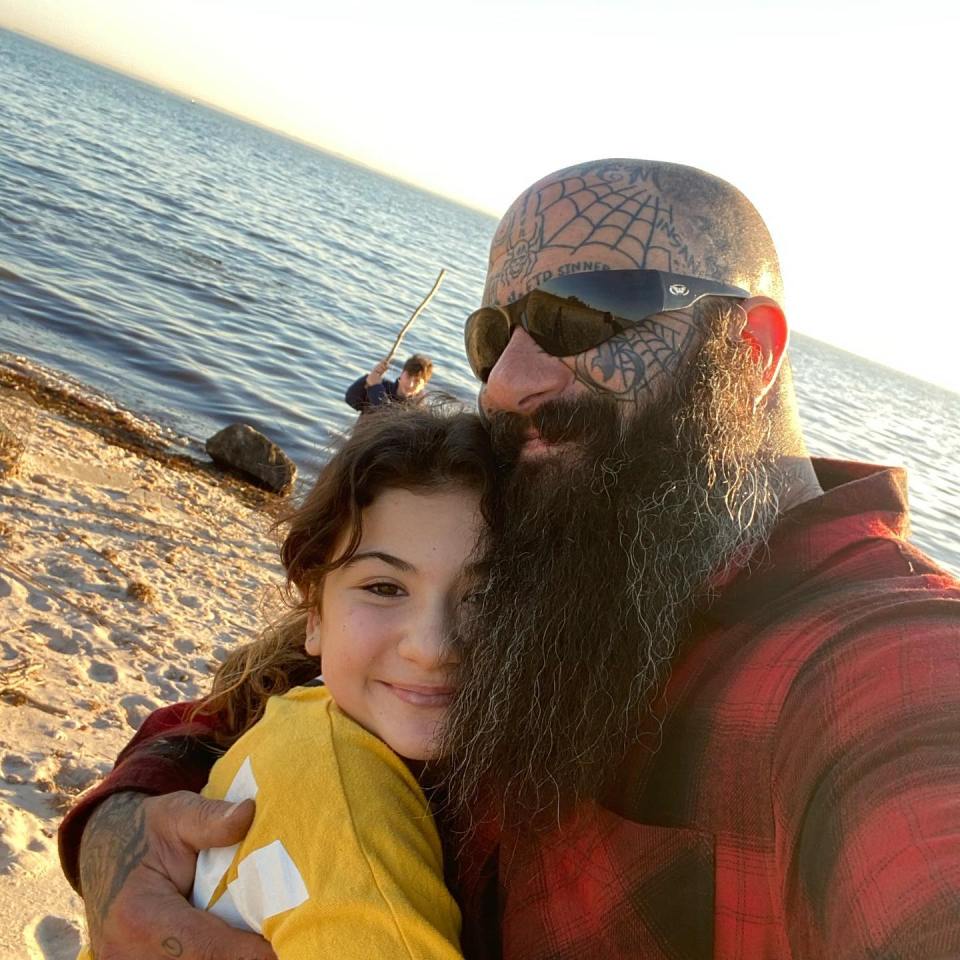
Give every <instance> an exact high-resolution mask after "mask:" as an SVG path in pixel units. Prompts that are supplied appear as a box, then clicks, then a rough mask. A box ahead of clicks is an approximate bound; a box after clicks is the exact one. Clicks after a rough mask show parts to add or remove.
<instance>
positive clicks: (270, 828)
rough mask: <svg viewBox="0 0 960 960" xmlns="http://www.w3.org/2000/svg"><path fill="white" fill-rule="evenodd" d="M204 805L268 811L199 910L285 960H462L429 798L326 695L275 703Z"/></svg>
mask: <svg viewBox="0 0 960 960" xmlns="http://www.w3.org/2000/svg"><path fill="white" fill-rule="evenodd" d="M203 793H204V796H208V797H217V798H224V799H227V800H242V799H246V798H247V797H252V798H254V799H255V800H256V804H257V812H256V816H255V817H254V820H253V824H252V826H251V827H250V831H249V832H248V833H247V836H246V837H245V838H244V840H243V841H242V843H240V844H237V845H235V846H233V847H223V848H218V849H213V850H204V851H203V852H202V853H201V854H200V856H199V858H198V860H197V872H196V876H195V879H194V886H193V893H192V895H191V898H192V902H193V904H194V906H197V907H200V908H206V909H209V910H210V911H211V912H212V913H215V914H217V915H219V916H221V917H222V918H223V919H224V920H226V921H227V922H228V923H230V924H231V926H235V927H242V928H246V929H249V930H255V931H257V932H259V933H262V934H263V936H264V937H266V939H267V940H269V941H270V943H271V944H272V946H273V949H274V952H275V953H276V954H277V956H278V957H279V960H300V958H310V960H317V958H321V957H331V958H337V960H391V958H417V960H421V958H422V960H457V958H460V957H461V956H462V955H461V952H460V947H459V941H460V912H459V910H458V908H457V905H456V903H455V902H454V900H453V897H451V895H450V893H449V891H448V890H447V888H446V886H445V885H444V882H443V860H442V854H441V849H440V839H439V837H438V835H437V830H436V827H435V825H434V822H433V818H432V816H431V815H430V811H429V809H428V807H427V801H426V798H425V797H424V795H423V791H422V790H421V789H420V786H419V784H418V783H417V781H416V779H415V778H414V777H413V775H412V774H411V773H410V771H409V770H408V769H407V767H406V766H405V765H404V764H403V761H401V760H400V758H399V757H398V756H397V755H396V754H395V753H394V752H393V751H392V750H391V749H390V748H389V747H388V746H387V745H386V744H385V743H383V742H382V741H381V740H379V739H378V738H377V737H375V736H374V735H373V734H371V733H368V732H367V731H366V730H364V729H363V728H362V727H361V726H359V725H358V724H357V723H355V722H354V721H353V720H351V719H350V718H349V717H348V716H347V715H346V714H344V713H342V712H341V711H340V710H339V709H338V708H337V706H336V704H335V703H334V702H333V700H332V699H331V697H330V695H329V693H327V691H326V689H324V688H323V687H298V688H296V689H294V690H292V691H290V692H289V693H287V694H286V695H284V696H282V697H271V698H270V699H269V700H268V701H267V707H266V712H265V713H264V716H263V718H262V719H261V720H260V722H259V723H257V724H255V725H254V726H253V727H251V728H250V729H249V730H248V731H247V732H246V733H245V734H244V735H243V736H242V737H241V738H240V739H239V740H238V741H237V742H236V743H235V744H234V745H233V746H232V747H231V748H230V749H229V750H228V751H227V752H226V754H224V756H222V757H221V758H220V759H219V760H218V761H217V762H216V763H215V764H214V766H213V769H212V770H211V772H210V779H209V781H208V783H207V786H206V787H205V788H204V790H203ZM87 957H89V954H88V953H87V951H86V950H84V951H83V952H81V955H80V958H79V960H84V958H87Z"/></svg>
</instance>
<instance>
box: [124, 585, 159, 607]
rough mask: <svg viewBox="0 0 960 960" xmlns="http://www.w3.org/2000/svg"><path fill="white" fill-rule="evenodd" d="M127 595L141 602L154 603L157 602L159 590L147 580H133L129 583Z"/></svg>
mask: <svg viewBox="0 0 960 960" xmlns="http://www.w3.org/2000/svg"><path fill="white" fill-rule="evenodd" d="M127 596H128V597H129V598H130V599H131V600H139V601H140V602H141V603H149V604H154V603H156V602H157V591H156V590H154V589H153V587H151V586H150V584H149V583H147V582H146V581H145V580H131V581H130V582H129V583H128V584H127Z"/></svg>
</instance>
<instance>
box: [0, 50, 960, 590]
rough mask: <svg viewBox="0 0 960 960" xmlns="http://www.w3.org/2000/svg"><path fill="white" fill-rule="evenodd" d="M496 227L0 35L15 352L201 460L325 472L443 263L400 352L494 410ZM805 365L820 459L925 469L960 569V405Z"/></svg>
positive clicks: (1, 249)
mask: <svg viewBox="0 0 960 960" xmlns="http://www.w3.org/2000/svg"><path fill="white" fill-rule="evenodd" d="M520 186H522V184H518V187H520ZM494 223H495V221H494V220H493V219H492V218H490V217H488V216H485V215H484V214H481V213H477V212H475V211H472V210H469V209H467V208H465V207H461V206H458V205H456V204H454V203H452V202H450V201H447V200H444V199H441V198H439V197H436V196H433V195H431V194H428V193H424V192H422V191H419V190H417V189H415V188H413V187H410V186H408V185H406V184H402V183H399V182H397V181H394V180H390V179H388V178H386V177H383V176H381V175H379V174H376V173H373V172H372V171H370V170H366V169H364V168H362V167H359V166H356V165H355V164H352V163H350V162H348V161H346V160H342V159H339V158H337V157H334V156H331V155H330V154H326V153H322V152H320V151H318V150H315V149H313V148H311V147H307V146H304V145H302V144H299V143H296V142H294V141H291V140H288V139H286V138H284V137H281V136H278V135H277V134H274V133H270V132H268V131H266V130H262V129H260V128H258V127H254V126H251V125H250V124H246V123H243V122H242V121H239V120H236V119H234V118H231V117H228V116H225V115H223V114H221V113H217V112H215V111H213V110H210V109H208V108H206V107H204V106H203V105H201V104H198V103H194V102H192V101H190V100H185V99H182V98H180V97H177V96H174V95H172V94H168V93H165V92H163V91H161V90H158V89H156V88H154V87H151V86H148V85H145V84H142V83H139V82H138V81H135V80H131V79H129V78H126V77H122V76H120V75H118V74H115V73H112V72H110V71H108V70H105V69H102V68H100V67H97V66H94V65H93V64H90V63H87V62H85V61H81V60H78V59H75V58H73V57H70V56H68V55H66V54H63V53H60V52H57V51H54V50H52V49H50V48H48V47H45V46H42V45H39V44H37V43H34V42H32V41H30V40H26V39H24V38H22V37H19V36H16V35H14V34H11V33H7V32H4V31H0V351H4V352H7V353H11V354H16V355H19V356H22V357H25V358H27V359H28V361H29V362H30V363H31V364H37V365H42V366H44V367H47V368H52V369H53V370H55V371H57V373H58V375H59V376H61V377H62V378H63V379H64V380H65V381H67V382H70V383H73V384H74V386H75V387H76V389H78V390H82V389H87V388H91V389H92V390H94V391H96V392H97V393H99V394H102V395H104V396H106V397H108V398H112V399H113V400H114V401H116V402H117V403H118V404H120V405H122V406H123V407H125V408H127V409H130V410H132V411H134V412H136V413H137V414H139V415H141V416H142V417H144V418H145V419H147V420H149V421H151V422H152V423H154V424H155V425H156V426H157V428H158V429H160V430H163V431H165V432H167V433H169V434H170V435H172V436H175V437H177V438H179V439H180V442H181V443H182V444H183V445H184V446H186V447H188V448H189V449H190V450H191V451H192V452H195V453H198V454H199V453H200V451H201V449H202V441H203V440H204V439H205V438H206V437H208V436H210V435H211V434H212V433H214V432H215V431H216V430H218V429H220V428H221V427H223V426H225V425H226V424H227V423H230V422H232V421H234V420H244V421H246V422H248V423H251V424H253V425H254V426H256V427H257V428H258V429H260V430H262V431H263V432H265V433H266V434H268V435H269V436H270V437H271V438H273V439H275V440H276V441H277V442H278V443H279V444H280V445H281V446H282V447H283V448H284V449H285V450H286V451H287V452H288V453H289V454H290V456H291V457H293V459H294V460H295V461H296V462H297V463H298V465H299V466H300V467H301V469H302V470H303V471H305V472H306V473H307V474H309V473H311V472H312V471H313V469H315V467H316V465H317V464H318V463H319V462H320V461H321V460H322V459H323V457H324V456H325V444H326V443H327V441H328V439H329V437H330V436H331V434H332V433H335V432H339V431H341V430H343V429H344V428H345V427H346V426H348V425H349V423H350V422H351V421H352V418H353V413H352V411H351V410H350V409H349V408H348V407H346V406H345V405H344V403H343V401H342V394H343V390H344V388H345V387H346V385H347V384H348V383H349V381H350V380H352V379H354V378H355V377H357V376H359V375H360V374H361V373H362V372H364V371H365V370H367V369H369V367H370V366H371V365H372V363H373V362H374V361H375V360H376V359H377V358H379V357H380V356H382V355H383V354H384V353H385V352H386V350H387V349H388V348H389V346H390V344H391V343H392V340H393V336H394V334H395V332H396V331H397V329H398V328H399V327H400V326H401V325H402V324H403V322H404V321H405V320H406V319H407V317H408V316H409V315H410V313H411V312H412V310H413V309H414V307H415V306H416V305H417V304H418V303H419V301H420V299H421V298H422V297H423V296H424V295H425V294H426V292H427V291H428V290H429V288H430V286H431V284H432V283H433V280H434V278H435V276H436V274H437V272H438V271H439V269H440V268H441V267H446V268H447V271H448V272H447V277H446V280H445V282H444V284H443V286H442V287H441V289H440V291H439V293H438V294H437V296H436V297H435V298H434V300H433V302H432V303H431V305H430V306H429V307H428V309H427V310H426V311H425V313H424V314H423V315H422V316H421V318H420V320H418V322H417V324H415V325H414V327H413V329H412V331H411V332H410V334H409V335H408V336H407V339H406V340H405V342H404V346H403V348H402V349H401V354H402V355H405V354H407V353H408V352H412V351H415V350H419V351H422V352H425V353H428V354H430V355H431V356H432V357H433V358H434V360H435V362H436V367H437V372H436V374H435V377H434V380H433V385H434V386H436V387H439V388H440V389H444V390H446V391H448V392H450V393H453V394H455V395H457V396H460V397H461V398H463V399H465V400H469V399H471V398H472V397H474V396H475V386H474V382H473V380H472V377H471V375H470V371H469V369H468V368H467V366H466V363H465V361H464V359H463V354H462V334H461V330H462V322H463V318H464V317H465V316H466V314H467V313H468V312H469V311H470V310H471V309H472V308H473V306H474V305H476V304H477V303H478V302H479V298H480V292H481V288H482V282H483V271H484V265H485V258H486V251H487V247H488V245H489V242H490V237H491V235H492V232H493V228H494ZM793 359H794V365H795V369H796V373H797V376H796V379H797V384H798V391H799V393H800V400H801V405H802V407H801V413H802V416H803V419H804V423H805V426H806V430H807V435H808V440H809V442H810V446H811V447H812V449H813V451H814V452H815V453H820V454H826V455H831V456H841V457H851V458H857V459H863V460H868V461H872V462H875V463H889V464H904V465H906V466H907V467H909V468H910V483H911V498H912V503H913V510H914V532H915V539H916V540H917V541H918V542H919V543H920V544H921V545H922V546H923V547H924V548H925V549H926V550H928V551H929V552H930V553H931V554H932V555H934V556H935V557H937V558H939V559H940V560H941V561H942V562H944V563H946V564H948V565H949V566H951V567H952V568H953V569H954V570H956V571H960V546H958V544H957V539H956V531H957V529H958V526H960V485H958V484H957V482H956V479H955V478H956V477H957V476H958V474H960V396H957V395H955V394H952V393H949V392H946V391H943V390H940V389H938V388H936V387H932V386H929V385H927V384H925V383H922V382H920V381H918V380H914V379H912V378H910V377H907V376H904V375H901V374H899V373H896V372H894V371H891V370H889V369H886V368H884V367H880V366H876V365H874V364H871V363H868V362H866V361H864V360H862V359H860V358H858V357H855V356H852V355H850V354H846V353H842V352H840V351H838V350H835V349H833V348H831V347H828V346H826V345H824V344H821V343H818V342H816V341H813V340H810V339H807V338H804V337H801V336H797V337H796V338H795V341H794V346H793Z"/></svg>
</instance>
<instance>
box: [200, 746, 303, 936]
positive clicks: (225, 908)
mask: <svg viewBox="0 0 960 960" xmlns="http://www.w3.org/2000/svg"><path fill="white" fill-rule="evenodd" d="M258 789H259V788H258V786H257V781H256V778H255V777H254V775H253V767H252V766H251V764H250V758H249V757H247V759H246V760H244V761H243V765H242V766H241V767H240V769H239V770H238V771H237V775H236V776H235V777H234V778H233V781H232V783H231V784H230V789H229V790H228V791H227V795H226V797H225V799H226V800H229V801H230V802H231V803H236V802H239V801H240V800H247V799H250V800H252V799H255V798H256V796H257V791H258ZM238 848H239V844H234V845H233V846H232V847H216V848H214V849H211V850H203V851H201V853H200V855H199V857H197V872H196V876H195V878H194V881H193V892H192V893H191V895H190V900H191V902H192V903H193V905H194V906H195V907H199V908H200V909H202V910H203V909H205V910H209V911H210V912H211V913H213V914H215V915H216V916H218V917H221V918H222V919H223V920H225V921H226V922H227V923H229V924H230V926H232V927H239V928H241V929H245V930H254V931H255V932H257V933H262V932H263V923H264V921H265V920H267V919H269V918H270V917H274V916H276V915H277V914H279V913H283V912H284V911H286V910H292V909H293V908H294V907H298V906H299V905H300V904H301V903H303V902H304V901H305V900H306V899H307V888H306V885H305V884H304V882H303V877H301V876H300V871H299V870H297V867H296V864H295V863H294V862H293V860H292V859H291V858H290V855H289V854H288V853H287V851H286V848H285V847H284V845H283V844H282V843H281V842H280V841H279V840H274V841H273V842H272V843H269V844H267V845H266V846H263V847H260V848H259V849H257V850H254V851H253V852H252V853H250V854H248V855H247V856H246V857H244V858H243V860H241V861H240V862H239V863H238V864H237V867H236V877H235V878H234V879H233V880H232V881H230V882H229V883H226V879H227V875H228V874H229V872H230V868H231V866H232V864H233V861H234V858H235V857H236V854H237V850H238ZM218 893H219V896H217V894H218Z"/></svg>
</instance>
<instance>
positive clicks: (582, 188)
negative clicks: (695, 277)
mask: <svg viewBox="0 0 960 960" xmlns="http://www.w3.org/2000/svg"><path fill="white" fill-rule="evenodd" d="M575 170H576V172H575V173H571V175H569V176H566V177H563V178H562V179H558V180H554V181H551V182H550V183H549V184H547V185H546V186H545V187H542V188H540V189H538V190H531V191H529V192H528V194H527V195H526V196H525V197H524V198H523V199H522V200H521V201H520V202H518V203H517V204H516V206H515V208H514V212H513V214H512V216H508V217H507V218H505V219H504V220H503V221H502V223H501V225H500V227H499V229H498V231H497V234H496V236H495V237H494V249H495V250H496V249H498V248H499V249H500V250H502V251H503V252H504V254H505V256H503V257H502V259H501V260H500V263H499V264H498V269H497V270H496V272H495V273H493V274H491V276H490V278H489V283H488V291H489V292H491V293H492V292H493V291H495V290H496V289H497V288H499V287H501V286H502V285H504V284H513V285H517V284H518V282H519V283H520V285H521V290H520V291H519V292H518V291H514V292H513V294H512V298H515V297H517V296H521V295H522V294H523V293H524V292H526V291H527V290H529V289H531V288H532V287H534V286H537V285H539V284H540V283H542V282H543V281H544V280H546V279H548V278H549V277H551V276H553V273H554V271H553V270H545V271H542V272H539V273H538V272H537V271H536V266H537V261H538V258H539V255H540V254H541V253H542V252H544V251H547V250H563V251H564V253H565V258H566V259H567V261H568V262H567V263H565V264H564V265H563V266H562V267H561V268H559V270H558V271H557V272H558V273H573V272H579V271H580V270H595V269H604V268H605V267H609V263H610V261H611V259H614V260H619V261H621V263H622V267H623V268H625V269H629V268H631V267H632V268H637V269H643V268H645V267H653V268H656V269H659V270H668V271H671V272H674V273H692V274H698V273H699V272H700V270H701V269H702V264H701V261H700V259H699V258H698V257H697V256H696V255H695V254H694V253H693V251H692V250H691V249H690V246H689V245H688V243H687V241H686V240H685V239H684V236H683V234H682V232H681V229H680V227H679V225H678V224H677V222H676V219H675V216H674V208H673V204H671V203H668V202H666V201H664V199H663V197H662V191H661V189H660V184H659V182H658V177H657V172H656V170H655V169H653V168H649V167H642V166H641V167H624V166H622V165H619V164H603V165H600V166H585V167H578V168H575ZM611 254H612V255H613V256H611ZM596 257H602V259H603V260H604V261H605V262H604V263H595V262H594V259H593V258H596ZM580 258H582V259H580ZM524 281H525V282H524Z"/></svg>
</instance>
